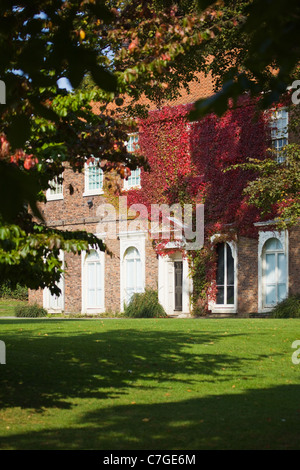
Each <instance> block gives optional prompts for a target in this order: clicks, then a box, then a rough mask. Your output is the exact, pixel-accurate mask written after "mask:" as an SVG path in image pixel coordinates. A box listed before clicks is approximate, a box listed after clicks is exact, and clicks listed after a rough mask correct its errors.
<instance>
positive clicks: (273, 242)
mask: <svg viewBox="0 0 300 470" xmlns="http://www.w3.org/2000/svg"><path fill="white" fill-rule="evenodd" d="M275 250H283V248H282V244H281V242H280V241H279V240H278V238H270V239H269V240H268V241H266V243H265V251H275Z"/></svg>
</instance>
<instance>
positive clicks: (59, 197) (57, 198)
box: [46, 194, 64, 201]
mask: <svg viewBox="0 0 300 470" xmlns="http://www.w3.org/2000/svg"><path fill="white" fill-rule="evenodd" d="M63 198H64V196H63V194H56V195H50V194H48V195H47V196H46V199H47V201H62V200H63Z"/></svg>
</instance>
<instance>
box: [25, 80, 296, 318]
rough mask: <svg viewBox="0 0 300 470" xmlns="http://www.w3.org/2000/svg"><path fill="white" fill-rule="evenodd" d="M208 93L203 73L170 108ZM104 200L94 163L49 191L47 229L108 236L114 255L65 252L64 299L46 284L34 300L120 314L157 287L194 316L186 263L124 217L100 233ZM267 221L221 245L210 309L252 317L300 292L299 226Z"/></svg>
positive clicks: (137, 183)
mask: <svg viewBox="0 0 300 470" xmlns="http://www.w3.org/2000/svg"><path fill="white" fill-rule="evenodd" d="M211 94H212V84H211V81H210V80H209V78H205V79H204V80H202V81H201V86H200V85H199V84H198V83H195V84H192V85H191V93H190V94H186V93H183V94H182V96H181V97H180V98H179V99H177V100H176V101H174V102H172V103H168V106H172V107H177V106H180V105H187V104H189V103H192V102H194V101H195V100H196V99H199V98H200V97H207V96H210V95H211ZM152 110H153V108H152ZM95 112H97V111H96V108H95ZM150 112H151V111H150ZM287 120H288V114H287V112H286V111H285V110H284V109H283V110H281V111H280V112H279V113H278V115H277V116H276V125H277V130H276V132H273V134H272V138H273V146H274V148H276V149H277V150H278V151H280V149H281V147H283V146H284V145H285V144H286V143H287V138H288V135H287V130H286V126H287ZM137 140H138V136H137V135H131V136H129V140H128V145H129V146H132V147H134V144H135V143H136V142H137ZM192 141H193V139H192V136H191V142H192ZM123 184H124V190H125V191H127V190H130V189H131V188H135V189H137V188H139V187H141V186H142V185H143V178H142V174H141V172H140V170H139V169H137V170H135V171H133V172H132V174H131V176H130V178H129V179H128V181H125V182H124V183H123ZM70 188H72V190H71V189H70ZM106 203H107V201H106V198H105V195H104V192H103V174H102V171H101V170H100V169H98V168H97V167H96V166H95V165H94V164H93V162H91V163H90V164H89V165H87V166H86V168H85V171H84V173H83V174H75V173H73V171H72V170H71V169H68V168H66V169H65V171H64V182H63V184H62V185H56V186H55V189H53V190H51V191H49V190H48V193H47V203H46V204H45V205H44V206H43V208H42V210H43V213H44V217H45V219H46V221H47V224H48V226H52V227H55V228H59V229H65V230H87V231H89V232H92V233H94V234H96V235H97V236H99V237H100V238H103V239H104V241H105V243H106V244H107V247H108V249H109V250H110V251H111V252H112V253H113V256H112V257H111V256H109V255H108V254H105V253H103V252H96V251H92V252H91V253H90V254H89V255H87V254H86V253H82V254H81V255H80V256H79V255H77V256H74V255H72V254H68V253H62V258H63V261H64V264H65V266H66V267H67V269H66V274H65V276H64V278H63V279H62V280H61V282H60V287H61V290H62V294H61V296H60V297H59V298H57V297H56V296H52V295H50V292H49V291H48V289H44V291H41V290H39V291H30V292H29V301H30V302H31V303H33V302H37V303H39V304H41V305H43V306H44V307H45V308H46V309H47V310H48V311H49V312H58V311H65V312H67V313H68V312H77V313H85V314H93V313H94V314H96V313H101V312H104V311H106V312H107V311H113V312H118V311H122V310H123V306H124V303H125V302H128V300H129V299H130V296H131V295H132V293H133V292H142V291H143V290H144V289H145V287H151V288H153V289H157V290H158V295H159V300H160V302H161V304H162V305H163V306H164V308H165V310H166V312H167V313H168V314H169V315H174V314H176V315H180V314H189V313H190V295H191V292H192V289H193V285H192V281H191V278H190V276H189V267H188V262H187V260H186V259H185V258H183V257H182V255H181V253H180V252H179V251H178V252H175V253H173V254H172V255H170V256H167V257H162V256H159V255H157V253H156V251H155V250H154V248H153V244H152V240H151V239H150V238H149V236H148V233H147V230H130V229H129V230H128V227H125V226H124V224H123V222H122V219H121V218H120V216H119V215H117V216H116V217H115V216H114V215H115V214H112V217H111V218H109V217H108V218H106V222H107V225H109V224H111V227H113V230H114V233H115V235H116V236H115V237H110V236H109V235H108V233H107V232H110V231H109V230H108V231H107V230H106V231H105V233H103V226H102V224H101V223H100V222H101V220H102V219H101V216H100V215H99V214H100V213H99V207H101V206H103V205H104V204H106ZM266 224H268V222H265V223H257V227H258V228H261V230H260V232H259V236H258V239H257V238H248V237H246V236H245V237H239V239H238V241H237V242H226V243H222V244H219V245H218V248H217V249H218V265H217V279H216V284H217V298H216V301H214V302H213V303H211V304H210V310H211V312H212V313H214V314H218V313H219V314H224V313H227V314H236V315H240V316H248V315H249V314H251V313H264V312H269V311H270V310H271V309H272V307H273V306H274V305H275V304H276V303H278V302H279V301H280V300H282V299H283V298H285V297H286V296H287V295H288V294H296V293H298V292H300V277H299V271H300V261H299V259H300V258H299V256H298V254H299V240H300V237H299V235H300V233H299V230H300V229H299V228H294V229H292V230H291V231H289V232H287V231H286V232H282V233H279V232H274V231H272V230H268V229H267V225H266ZM106 228H107V226H106Z"/></svg>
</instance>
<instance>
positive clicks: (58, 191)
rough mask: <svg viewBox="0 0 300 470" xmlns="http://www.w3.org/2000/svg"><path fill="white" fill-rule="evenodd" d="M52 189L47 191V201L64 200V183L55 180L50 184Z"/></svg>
mask: <svg viewBox="0 0 300 470" xmlns="http://www.w3.org/2000/svg"><path fill="white" fill-rule="evenodd" d="M49 185H50V188H48V189H47V191H46V198H47V201H56V200H59V199H63V198H64V195H63V183H62V182H59V181H58V178H54V179H53V180H52V181H50V182H49Z"/></svg>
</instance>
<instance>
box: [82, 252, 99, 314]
mask: <svg viewBox="0 0 300 470" xmlns="http://www.w3.org/2000/svg"><path fill="white" fill-rule="evenodd" d="M82 312H83V313H101V312H104V253H103V252H102V251H96V250H91V251H90V252H89V253H86V252H83V254H82Z"/></svg>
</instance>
